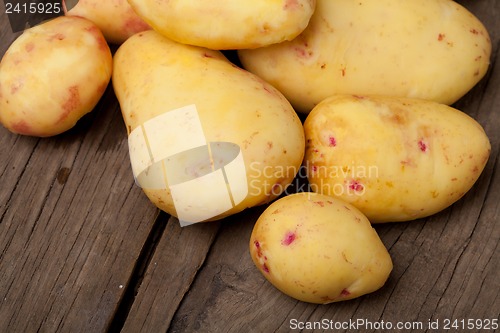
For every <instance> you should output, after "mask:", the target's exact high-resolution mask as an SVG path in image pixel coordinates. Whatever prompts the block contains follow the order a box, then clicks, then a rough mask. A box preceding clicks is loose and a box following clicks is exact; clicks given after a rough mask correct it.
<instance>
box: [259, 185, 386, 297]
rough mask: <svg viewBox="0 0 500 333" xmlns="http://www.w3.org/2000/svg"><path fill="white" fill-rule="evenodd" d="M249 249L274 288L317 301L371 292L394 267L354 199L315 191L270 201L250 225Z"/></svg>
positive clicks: (380, 285) (379, 285)
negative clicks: (338, 197) (346, 199)
mask: <svg viewBox="0 0 500 333" xmlns="http://www.w3.org/2000/svg"><path fill="white" fill-rule="evenodd" d="M250 255H251V257H252V260H253V262H254V263H255V265H256V266H257V268H258V269H259V270H260V271H261V273H262V274H263V275H264V276H265V278H266V279H267V280H268V281H269V282H271V283H272V284H273V285H274V286H275V287H276V288H278V289H279V290H281V291H282V292H284V293H285V294H287V295H289V296H291V297H294V298H296V299H298V300H301V301H305V302H311V303H320V304H326V303H331V302H338V301H343V300H348V299H352V298H356V297H359V296H361V295H364V294H367V293H371V292H373V291H375V290H377V289H379V288H381V287H382V286H383V285H384V283H385V282H386V280H387V278H388V277H389V274H390V272H391V270H392V261H391V258H390V256H389V253H388V252H387V250H386V248H385V246H384V244H383V243H382V242H381V240H380V238H379V237H378V235H377V233H376V232H375V230H374V229H373V228H372V226H371V224H370V222H369V221H368V219H367V218H366V217H365V216H364V215H363V214H362V213H361V212H360V211H359V210H357V209H356V208H354V207H353V206H352V205H350V204H348V203H345V202H343V201H342V200H339V199H335V198H332V197H330V196H326V195H321V194H317V193H299V194H293V195H289V196H286V197H284V198H281V199H279V200H277V201H275V202H273V203H272V204H271V205H270V206H269V207H268V208H267V209H266V210H265V211H264V213H263V214H262V215H261V216H260V217H259V219H258V220H257V222H256V224H255V226H254V229H253V231H252V235H251V238H250Z"/></svg>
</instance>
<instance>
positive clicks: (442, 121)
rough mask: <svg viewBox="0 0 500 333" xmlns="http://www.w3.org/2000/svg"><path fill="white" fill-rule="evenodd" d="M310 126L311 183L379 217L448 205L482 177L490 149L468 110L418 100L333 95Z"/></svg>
mask: <svg viewBox="0 0 500 333" xmlns="http://www.w3.org/2000/svg"><path fill="white" fill-rule="evenodd" d="M304 128H305V133H306V139H307V145H306V157H305V161H306V162H305V163H306V165H307V169H308V173H307V176H308V179H309V181H310V183H311V186H312V189H313V190H314V191H318V192H320V193H324V194H330V195H334V196H337V197H339V198H342V199H343V200H345V201H347V202H350V203H351V204H353V205H354V206H355V207H357V208H358V209H359V210H361V211H362V212H363V213H364V214H365V215H366V216H367V217H368V218H369V219H370V221H371V222H373V223H375V222H390V221H407V220H413V219H417V218H421V217H425V216H429V215H432V214H434V213H437V212H439V211H441V210H443V209H444V208H446V207H448V206H450V205H451V204H452V203H454V202H455V201H457V200H458V199H460V198H461V197H462V196H463V195H464V194H465V193H466V192H467V191H468V190H469V189H470V188H471V187H472V185H473V184H474V183H475V182H476V180H477V179H478V177H479V175H480V174H481V172H482V170H483V168H484V167H485V165H486V162H487V160H488V157H489V154H490V149H491V146H490V143H489V140H488V137H487V136H486V134H485V132H484V130H483V128H482V127H481V125H480V124H478V123H477V122H476V121H475V120H474V119H472V118H471V117H469V116H468V115H467V114H465V113H463V112H461V111H459V110H456V109H454V108H452V107H449V106H447V105H443V104H438V103H435V102H430V101H424V100H417V99H408V98H391V97H374V96H373V97H360V96H350V95H340V96H333V97H331V98H328V99H326V100H325V101H323V102H322V103H320V104H319V105H318V106H316V107H315V108H314V109H313V111H312V112H311V113H310V114H309V116H308V117H307V119H306V121H305V124H304Z"/></svg>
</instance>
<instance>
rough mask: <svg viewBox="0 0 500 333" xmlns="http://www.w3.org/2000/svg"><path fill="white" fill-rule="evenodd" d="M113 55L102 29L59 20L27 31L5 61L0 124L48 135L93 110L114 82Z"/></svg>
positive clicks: (72, 19)
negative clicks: (112, 74)
mask: <svg viewBox="0 0 500 333" xmlns="http://www.w3.org/2000/svg"><path fill="white" fill-rule="evenodd" d="M111 70H112V56H111V52H110V50H109V47H108V45H107V43H106V40H105V39H104V37H103V35H102V33H101V32H100V31H99V29H98V28H97V26H96V25H95V24H94V23H92V22H90V21H88V20H86V19H83V18H79V17H64V16H63V17H58V18H55V19H53V20H51V21H47V22H44V23H42V24H40V25H37V26H35V27H33V28H30V29H27V30H25V31H24V33H23V34H22V35H20V36H19V37H18V38H17V39H16V40H15V41H14V42H13V43H12V45H11V46H10V47H9V49H8V50H7V52H6V53H5V55H4V56H3V58H2V61H1V62H0V122H1V123H2V124H3V125H4V126H5V127H6V128H7V129H9V130H10V131H12V132H14V133H18V134H23V135H30V136H39V137H47V136H53V135H56V134H60V133H62V132H64V131H66V130H68V129H70V128H72V127H73V126H74V125H75V124H76V122H77V121H78V120H79V119H80V118H81V117H82V116H83V115H85V114H86V113H88V112H90V111H92V109H93V108H94V106H95V105H96V104H97V102H98V101H99V99H100V98H101V96H102V95H103V93H104V91H105V90H106V87H107V85H108V83H109V80H110V78H111Z"/></svg>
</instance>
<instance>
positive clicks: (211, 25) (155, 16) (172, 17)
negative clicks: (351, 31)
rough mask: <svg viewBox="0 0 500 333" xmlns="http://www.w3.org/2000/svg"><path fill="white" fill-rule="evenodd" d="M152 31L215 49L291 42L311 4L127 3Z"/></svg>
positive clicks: (302, 0)
mask: <svg viewBox="0 0 500 333" xmlns="http://www.w3.org/2000/svg"><path fill="white" fill-rule="evenodd" d="M129 3H130V4H131V5H132V7H133V8H134V10H135V11H136V12H137V14H139V16H141V17H142V18H143V19H144V20H145V21H146V22H148V23H149V24H150V25H151V26H152V27H153V28H154V29H155V30H156V31H158V32H159V33H161V34H162V35H164V36H166V37H168V38H170V39H172V40H175V41H177V42H179V43H184V44H190V45H196V46H202V47H207V48H210V49H215V50H228V49H241V48H255V47H261V46H264V45H270V44H274V43H279V42H283V41H285V40H292V39H293V38H295V37H296V36H297V35H299V34H300V33H301V32H302V31H303V30H304V29H305V28H306V26H307V24H308V23H309V20H310V18H311V16H312V14H313V12H314V8H315V5H316V0H273V1H269V0H239V1H233V0H226V1H221V0H204V1H193V0H170V1H156V0H129Z"/></svg>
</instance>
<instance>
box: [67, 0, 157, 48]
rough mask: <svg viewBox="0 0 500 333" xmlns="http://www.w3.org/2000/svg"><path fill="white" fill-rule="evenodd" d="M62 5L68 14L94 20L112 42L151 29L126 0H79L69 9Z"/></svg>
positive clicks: (105, 36)
mask: <svg viewBox="0 0 500 333" xmlns="http://www.w3.org/2000/svg"><path fill="white" fill-rule="evenodd" d="M63 3H65V1H63ZM63 7H64V8H65V13H66V15H68V16H80V17H83V18H86V19H88V20H90V21H92V22H94V23H95V24H96V25H97V26H98V27H99V29H100V30H101V31H102V34H103V35H104V38H106V40H107V41H108V42H109V43H112V44H122V43H123V42H124V41H125V40H127V38H129V37H130V36H132V35H134V34H136V33H138V32H141V31H145V30H149V29H151V27H150V26H149V25H148V24H147V23H146V22H144V21H143V20H142V19H141V18H140V17H139V16H137V14H136V13H135V12H134V10H133V9H132V7H131V6H130V5H129V3H128V2H127V0H80V1H78V3H77V4H76V5H75V6H74V7H73V8H71V9H70V10H69V11H68V10H66V5H64V6H63Z"/></svg>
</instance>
